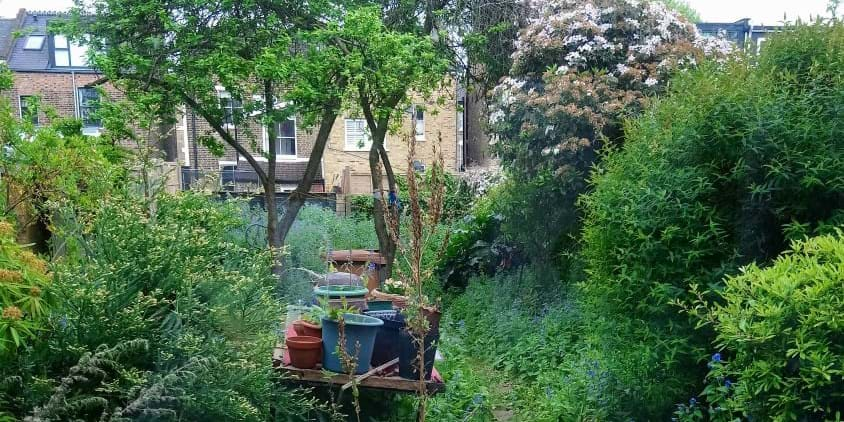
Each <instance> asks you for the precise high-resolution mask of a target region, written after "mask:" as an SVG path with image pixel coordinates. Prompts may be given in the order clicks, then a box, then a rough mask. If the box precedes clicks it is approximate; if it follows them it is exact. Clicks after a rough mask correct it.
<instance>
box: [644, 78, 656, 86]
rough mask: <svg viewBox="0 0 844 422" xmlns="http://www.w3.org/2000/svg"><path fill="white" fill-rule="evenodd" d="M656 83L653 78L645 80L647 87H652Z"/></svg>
mask: <svg viewBox="0 0 844 422" xmlns="http://www.w3.org/2000/svg"><path fill="white" fill-rule="evenodd" d="M658 83H659V81H658V80H656V79H654V78H648V79H645V85H647V86H654V85H656V84H658Z"/></svg>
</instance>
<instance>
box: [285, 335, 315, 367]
mask: <svg viewBox="0 0 844 422" xmlns="http://www.w3.org/2000/svg"><path fill="white" fill-rule="evenodd" d="M285 342H286V343H287V351H288V353H290V364H291V365H293V366H294V367H296V368H300V369H313V368H315V367H316V365H317V363H319V362H320V360H321V359H322V339H321V338H317V337H311V336H296V337H288V338H287V339H286V340H285Z"/></svg>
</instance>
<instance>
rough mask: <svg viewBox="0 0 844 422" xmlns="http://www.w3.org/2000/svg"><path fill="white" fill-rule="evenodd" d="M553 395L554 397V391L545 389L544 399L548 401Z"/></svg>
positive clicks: (548, 388)
mask: <svg viewBox="0 0 844 422" xmlns="http://www.w3.org/2000/svg"><path fill="white" fill-rule="evenodd" d="M553 395H554V390H552V389H551V387H545V397H547V398H549V399H550V398H551V396H553Z"/></svg>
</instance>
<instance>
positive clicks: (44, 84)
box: [7, 71, 123, 124]
mask: <svg viewBox="0 0 844 422" xmlns="http://www.w3.org/2000/svg"><path fill="white" fill-rule="evenodd" d="M99 78H100V75H97V74H94V73H90V72H86V73H76V74H72V73H58V72H20V71H15V72H14V86H13V87H12V89H11V91H10V92H9V93H8V94H7V95H8V96H9V98H10V99H11V100H12V104H13V105H14V108H15V111H16V112H17V113H18V115H20V112H21V110H20V100H19V98H20V96H24V95H37V96H39V97H40V98H41V105H42V111H40V112H39V113H38V114H39V115H38V120H39V122H40V123H44V124H47V123H49V118H48V117H47V115H46V114H45V113H44V112H43V109H44V108H45V107H51V108H53V109H55V110H56V113H57V114H58V115H59V116H61V117H76V116H77V113H78V112H77V110H76V100H75V99H76V96H75V95H74V87H75V88H82V87H84V86H85V85H86V84H89V83H92V82H94V81H96V80H97V79H99ZM104 89H105V91H106V93H107V94H108V96H109V97H110V98H112V99H115V100H117V99H120V98H123V96H122V94H121V93H120V92H118V91H117V90H116V89H114V87H112V86H111V85H108V84H106V85H104Z"/></svg>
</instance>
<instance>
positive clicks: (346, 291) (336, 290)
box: [314, 285, 369, 298]
mask: <svg viewBox="0 0 844 422" xmlns="http://www.w3.org/2000/svg"><path fill="white" fill-rule="evenodd" d="M367 293H369V290H367V289H366V287H361V286H348V285H334V286H317V287H314V294H315V295H317V296H322V297H326V298H342V297H363V296H366V294H367Z"/></svg>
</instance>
